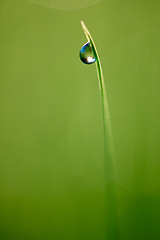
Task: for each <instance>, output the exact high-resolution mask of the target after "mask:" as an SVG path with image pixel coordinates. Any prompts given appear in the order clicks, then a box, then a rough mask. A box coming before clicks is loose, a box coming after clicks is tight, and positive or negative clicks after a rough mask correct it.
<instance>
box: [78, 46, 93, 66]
mask: <svg viewBox="0 0 160 240" xmlns="http://www.w3.org/2000/svg"><path fill="white" fill-rule="evenodd" d="M79 57H80V59H81V61H82V62H83V63H85V64H92V63H94V62H95V61H96V59H95V56H94V53H93V50H92V46H91V44H90V42H87V43H86V44H84V46H83V47H82V48H81V50H80V53H79Z"/></svg>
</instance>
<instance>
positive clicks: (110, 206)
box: [81, 21, 119, 240]
mask: <svg viewBox="0 0 160 240" xmlns="http://www.w3.org/2000/svg"><path fill="white" fill-rule="evenodd" d="M81 25H82V28H83V31H84V33H85V35H86V38H87V40H88V41H89V42H90V44H91V47H92V50H93V52H94V56H95V58H96V68H97V75H98V82H99V86H100V93H101V99H102V114H103V125H104V148H105V166H104V172H105V227H106V239H109V240H117V239H119V231H118V218H117V209H116V191H115V153H114V145H113V137H112V127H111V120H110V113H109V105H108V100H107V93H106V88H105V83H104V78H103V72H102V66H101V62H100V58H99V55H98V51H97V49H96V46H95V43H94V41H93V38H92V36H91V34H90V32H89V31H88V29H87V27H86V26H85V24H84V22H83V21H81Z"/></svg>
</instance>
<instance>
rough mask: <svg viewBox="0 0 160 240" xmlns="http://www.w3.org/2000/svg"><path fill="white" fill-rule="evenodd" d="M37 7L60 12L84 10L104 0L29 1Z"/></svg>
mask: <svg viewBox="0 0 160 240" xmlns="http://www.w3.org/2000/svg"><path fill="white" fill-rule="evenodd" d="M29 1H31V2H32V3H35V4H37V5H40V6H43V7H47V8H54V9H59V10H75V9H82V8H86V7H89V6H92V5H94V4H97V3H99V2H101V1H102V0H29Z"/></svg>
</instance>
